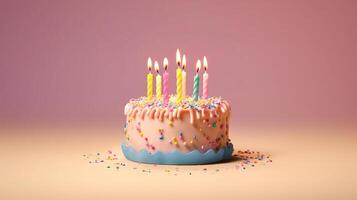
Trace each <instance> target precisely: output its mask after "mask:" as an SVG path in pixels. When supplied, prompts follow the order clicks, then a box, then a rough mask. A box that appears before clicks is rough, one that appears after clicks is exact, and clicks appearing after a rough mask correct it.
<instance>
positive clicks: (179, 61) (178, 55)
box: [176, 49, 181, 66]
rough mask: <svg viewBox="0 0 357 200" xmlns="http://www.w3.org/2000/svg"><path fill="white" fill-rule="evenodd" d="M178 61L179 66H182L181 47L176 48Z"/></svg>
mask: <svg viewBox="0 0 357 200" xmlns="http://www.w3.org/2000/svg"><path fill="white" fill-rule="evenodd" d="M176 63H177V65H178V66H181V54H180V50H179V49H177V50H176Z"/></svg>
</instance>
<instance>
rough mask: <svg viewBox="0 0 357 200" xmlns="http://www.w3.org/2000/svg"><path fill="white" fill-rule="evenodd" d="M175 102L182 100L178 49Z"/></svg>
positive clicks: (178, 53) (177, 52)
mask: <svg viewBox="0 0 357 200" xmlns="http://www.w3.org/2000/svg"><path fill="white" fill-rule="evenodd" d="M176 63H177V70H176V103H181V100H182V69H181V55H180V51H179V50H178V49H177V51H176Z"/></svg>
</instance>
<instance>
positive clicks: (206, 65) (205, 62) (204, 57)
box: [203, 56, 208, 71]
mask: <svg viewBox="0 0 357 200" xmlns="http://www.w3.org/2000/svg"><path fill="white" fill-rule="evenodd" d="M203 67H204V68H205V71H207V69H208V64H207V58H206V56H203Z"/></svg>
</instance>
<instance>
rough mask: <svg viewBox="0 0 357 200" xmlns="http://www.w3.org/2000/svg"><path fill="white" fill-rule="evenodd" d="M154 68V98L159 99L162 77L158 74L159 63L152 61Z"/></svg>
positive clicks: (160, 96)
mask: <svg viewBox="0 0 357 200" xmlns="http://www.w3.org/2000/svg"><path fill="white" fill-rule="evenodd" d="M154 68H155V71H156V72H157V74H156V99H161V98H162V77H161V75H160V74H159V63H158V62H157V61H155V63H154Z"/></svg>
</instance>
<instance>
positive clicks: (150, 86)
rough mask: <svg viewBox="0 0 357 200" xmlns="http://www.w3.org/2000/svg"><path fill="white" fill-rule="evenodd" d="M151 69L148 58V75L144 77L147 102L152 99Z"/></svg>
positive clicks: (150, 62)
mask: <svg viewBox="0 0 357 200" xmlns="http://www.w3.org/2000/svg"><path fill="white" fill-rule="evenodd" d="M151 68H152V61H151V58H150V57H149V58H148V70H149V73H148V75H147V77H146V80H147V98H148V100H151V99H152V82H153V76H152V73H151Z"/></svg>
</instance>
